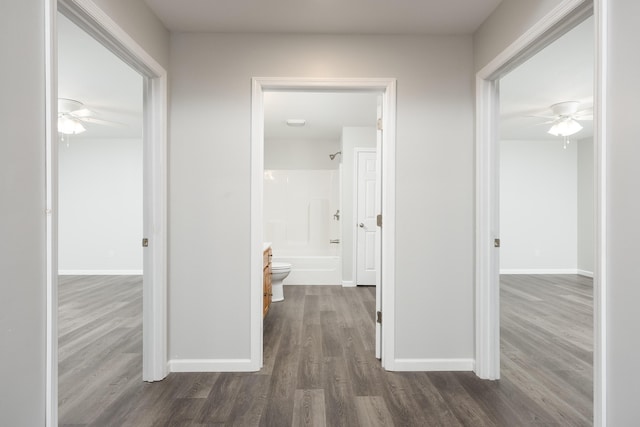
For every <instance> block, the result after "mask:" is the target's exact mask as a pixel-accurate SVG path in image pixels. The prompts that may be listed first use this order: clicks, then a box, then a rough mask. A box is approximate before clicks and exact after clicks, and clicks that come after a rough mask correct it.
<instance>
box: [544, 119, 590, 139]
mask: <svg viewBox="0 0 640 427" xmlns="http://www.w3.org/2000/svg"><path fill="white" fill-rule="evenodd" d="M581 129H582V125H581V124H580V123H578V122H577V121H575V120H573V119H572V118H571V117H565V118H561V119H560V120H557V121H556V122H554V123H553V125H552V126H551V129H549V131H548V133H550V134H551V135H554V136H569V135H573V134H574V133H577V132H579V131H580V130H581Z"/></svg>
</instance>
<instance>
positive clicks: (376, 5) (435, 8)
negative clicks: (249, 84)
mask: <svg viewBox="0 0 640 427" xmlns="http://www.w3.org/2000/svg"><path fill="white" fill-rule="evenodd" d="M145 1H146V3H147V4H148V5H149V7H151V9H152V10H153V11H154V12H155V13H156V15H157V16H158V17H159V18H160V20H161V21H162V22H163V23H164V25H165V26H166V27H167V28H168V29H169V30H171V31H181V32H232V33H238V32H244V33H273V32H278V33H328V34H336V33H339V34H471V33H473V32H474V31H475V30H476V29H477V28H478V27H479V26H480V24H482V22H484V20H485V19H486V18H487V17H488V16H489V15H490V14H491V12H492V11H493V10H494V9H495V8H496V6H497V5H498V4H499V3H500V2H501V1H502V0H419V1H418V0H393V1H390V0H349V1H344V0H227V1H224V0H181V1H175V0H145Z"/></svg>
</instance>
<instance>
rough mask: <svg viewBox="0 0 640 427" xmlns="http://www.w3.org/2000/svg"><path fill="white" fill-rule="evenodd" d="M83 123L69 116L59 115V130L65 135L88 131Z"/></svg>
mask: <svg viewBox="0 0 640 427" xmlns="http://www.w3.org/2000/svg"><path fill="white" fill-rule="evenodd" d="M86 130H87V129H85V127H84V126H82V123H80V122H79V121H78V120H75V119H72V118H70V117H67V116H61V117H58V132H59V133H61V134H64V135H77V134H79V133H82V132H84V131H86Z"/></svg>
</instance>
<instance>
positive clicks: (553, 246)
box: [500, 139, 593, 274]
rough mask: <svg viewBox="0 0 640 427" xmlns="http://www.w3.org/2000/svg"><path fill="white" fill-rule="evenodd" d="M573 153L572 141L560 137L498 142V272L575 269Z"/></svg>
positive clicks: (575, 154)
mask: <svg viewBox="0 0 640 427" xmlns="http://www.w3.org/2000/svg"><path fill="white" fill-rule="evenodd" d="M577 157H578V146H577V144H576V143H571V144H569V145H567V148H566V149H563V148H562V141H561V140H560V139H558V140H557V141H523V140H520V141H501V142H500V238H501V241H502V245H501V248H500V271H501V272H502V273H506V274H508V273H527V274H533V273H538V274H553V273H559V272H562V271H558V270H565V272H567V273H568V271H567V270H572V271H573V272H574V273H575V271H576V268H577V266H578V249H577V242H578V227H577V224H576V219H577V217H578V166H577ZM591 188H592V189H593V186H592V187H591ZM591 234H593V231H592V232H591Z"/></svg>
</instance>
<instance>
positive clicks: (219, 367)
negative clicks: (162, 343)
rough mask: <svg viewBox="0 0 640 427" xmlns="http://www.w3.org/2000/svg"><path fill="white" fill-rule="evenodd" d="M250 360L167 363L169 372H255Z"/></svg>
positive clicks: (189, 360) (198, 360)
mask: <svg viewBox="0 0 640 427" xmlns="http://www.w3.org/2000/svg"><path fill="white" fill-rule="evenodd" d="M259 370H260V369H256V368H255V367H254V366H253V364H252V363H251V360H250V359H180V360H170V361H169V371H170V372H257V371H259Z"/></svg>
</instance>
